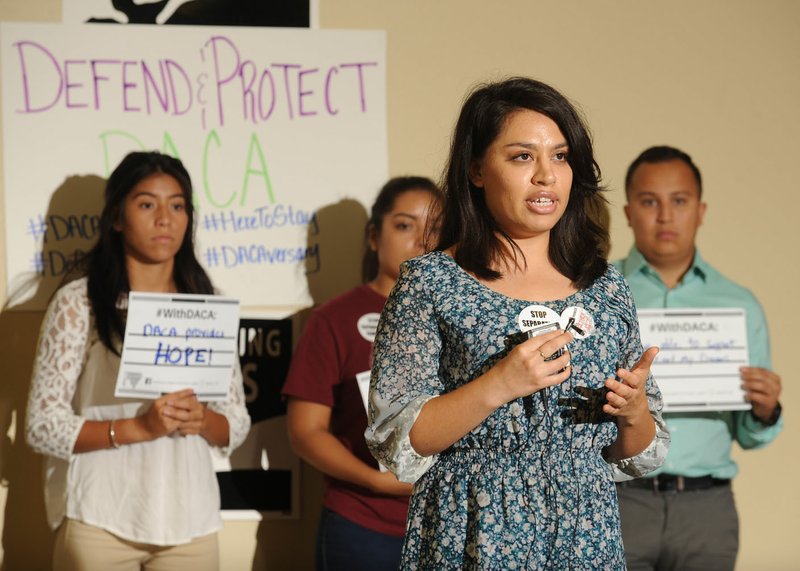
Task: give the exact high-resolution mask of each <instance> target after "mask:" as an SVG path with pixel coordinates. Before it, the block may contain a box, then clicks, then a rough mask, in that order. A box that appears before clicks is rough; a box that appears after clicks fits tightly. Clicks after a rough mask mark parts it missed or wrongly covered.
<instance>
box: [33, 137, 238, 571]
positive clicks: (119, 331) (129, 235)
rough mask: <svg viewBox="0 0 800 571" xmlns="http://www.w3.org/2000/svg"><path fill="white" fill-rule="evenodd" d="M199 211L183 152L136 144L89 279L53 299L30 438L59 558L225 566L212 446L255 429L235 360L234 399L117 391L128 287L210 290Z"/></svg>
mask: <svg viewBox="0 0 800 571" xmlns="http://www.w3.org/2000/svg"><path fill="white" fill-rule="evenodd" d="M193 221H194V211H193V206H192V185H191V181H190V178H189V174H188V173H187V172H186V169H185V168H184V167H183V165H182V164H181V162H180V161H178V160H177V159H174V158H172V157H168V156H166V155H162V154H160V153H157V152H146V153H145V152H136V153H131V154H129V155H128V156H126V157H125V158H124V159H123V161H122V162H121V163H120V164H119V166H118V167H117V168H116V169H115V170H114V172H112V173H111V176H110V177H109V179H108V183H107V185H106V189H105V205H104V208H103V212H102V214H101V218H100V239H99V241H98V243H97V244H96V245H95V247H94V248H93V249H92V250H91V251H90V252H89V253H88V254H87V256H86V257H85V259H84V260H83V262H82V265H81V266H79V267H80V269H81V270H82V274H83V275H82V277H80V278H79V279H75V280H74V281H71V282H68V283H66V284H65V285H64V286H62V287H61V288H60V289H59V290H58V291H57V292H56V293H55V295H54V297H53V300H52V301H51V303H50V306H49V307H48V310H47V313H46V315H45V319H44V322H43V324H42V330H41V335H40V338H39V345H38V351H37V354H36V363H35V367H34V373H33V381H32V386H31V392H30V396H29V402H28V418H27V429H26V437H27V441H28V443H29V444H30V445H31V446H32V447H33V448H34V449H35V450H36V451H37V452H40V453H42V454H46V455H47V456H48V459H47V462H48V466H47V478H46V483H45V499H46V507H47V514H48V519H49V522H50V524H51V526H52V527H53V528H54V529H57V530H58V531H57V535H56V544H55V551H54V558H53V559H54V568H55V569H56V570H90V569H104V570H109V569H111V570H114V569H120V570H121V569H125V570H129V569H149V568H154V567H155V566H158V569H186V568H190V567H191V568H193V569H207V570H214V569H218V567H219V556H218V548H217V537H216V532H217V531H218V530H219V529H220V528H221V527H222V521H221V519H220V514H219V507H220V499H219V488H218V485H217V481H216V476H215V473H214V469H213V467H212V464H211V455H210V454H209V451H210V449H212V448H213V449H216V450H218V451H219V452H221V453H222V454H229V453H230V452H231V451H232V450H233V449H234V448H236V447H237V446H238V445H239V444H241V443H242V441H243V440H244V438H245V436H246V435H247V432H248V430H249V427H250V418H249V416H248V413H247V410H246V408H245V404H244V392H243V387H242V378H241V372H240V371H239V367H238V365H236V366H235V367H233V369H232V370H231V378H232V380H231V384H230V389H229V392H228V396H227V399H226V400H223V401H220V402H214V403H211V404H209V405H205V404H203V403H201V402H198V400H197V398H196V397H195V395H194V393H193V391H192V389H186V390H181V391H177V392H174V393H171V394H167V395H164V396H162V397H161V398H158V399H156V400H154V401H145V400H141V399H130V398H116V397H115V396H114V388H115V383H116V379H117V372H118V370H119V366H120V350H121V346H122V339H123V338H124V333H125V320H126V307H127V299H128V293H129V292H130V291H142V292H157V293H177V292H179V293H199V294H213V293H214V290H213V287H212V285H211V281H210V280H209V278H208V276H207V275H206V273H205V271H204V270H203V269H202V267H201V266H200V264H199V263H198V261H197V259H196V257H195V253H194V240H193V234H194V232H193Z"/></svg>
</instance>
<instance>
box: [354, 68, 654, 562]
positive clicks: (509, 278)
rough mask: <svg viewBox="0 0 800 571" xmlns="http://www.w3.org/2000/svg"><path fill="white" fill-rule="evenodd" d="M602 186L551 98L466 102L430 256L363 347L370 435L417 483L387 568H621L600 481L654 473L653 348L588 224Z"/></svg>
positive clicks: (546, 91) (599, 232) (589, 155)
mask: <svg viewBox="0 0 800 571" xmlns="http://www.w3.org/2000/svg"><path fill="white" fill-rule="evenodd" d="M599 180H600V173H599V168H598V167H597V164H596V163H595V161H594V157H593V151H592V144H591V139H590V136H589V133H588V130H587V128H586V127H585V125H584V123H583V121H582V119H581V118H580V116H579V115H578V113H577V112H576V111H575V109H574V108H573V106H572V105H571V104H570V103H569V101H568V100H567V99H566V98H565V97H564V96H563V95H561V94H560V93H558V92H557V91H556V90H554V89H553V88H551V87H549V86H547V85H545V84H543V83H540V82H538V81H535V80H531V79H527V78H512V79H509V80H506V81H503V82H499V83H494V84H488V85H485V86H482V87H480V88H478V89H477V90H475V91H474V92H473V93H472V94H471V95H470V96H469V98H468V99H467V100H466V102H465V103H464V106H463V108H462V111H461V115H460V117H459V120H458V123H457V125H456V130H455V134H454V136H453V142H452V149H451V153H450V159H449V164H448V167H447V172H446V179H445V194H446V199H445V200H446V203H445V207H444V211H443V217H442V228H441V234H440V236H441V238H440V242H439V246H438V248H437V251H434V252H432V253H430V254H427V255H425V256H422V257H419V258H415V259H414V260H411V261H409V262H407V263H406V264H404V266H403V268H402V270H401V274H400V277H399V280H398V282H397V285H396V286H395V288H394V290H393V291H392V294H391V295H390V297H389V299H388V302H387V304H386V307H385V309H384V312H383V314H382V317H381V322H380V324H379V327H378V332H377V336H376V340H375V352H374V365H373V369H372V381H371V387H370V427H369V428H368V430H367V441H368V443H369V445H370V448H371V450H372V452H373V454H374V455H375V456H376V457H377V458H378V459H379V460H380V461H381V462H382V463H384V464H385V465H387V466H389V467H390V469H391V470H392V471H393V472H394V473H395V474H396V475H397V476H398V478H399V479H400V480H402V481H408V482H415V485H414V493H413V496H412V499H411V504H410V507H409V521H408V530H407V534H406V541H405V545H404V548H403V556H402V562H401V568H403V569H558V570H563V569H587V570H589V569H592V570H594V569H624V567H625V563H624V557H623V549H622V540H621V538H620V528H619V513H618V509H617V498H616V492H615V488H614V479H615V478H617V479H626V478H631V477H640V476H643V475H644V474H646V473H647V472H649V471H651V470H654V469H655V468H657V467H658V466H659V465H660V464H661V463H662V462H663V459H664V456H665V454H666V450H667V446H668V443H669V435H668V433H667V431H666V428H665V425H664V423H663V420H662V418H661V412H660V411H661V395H660V393H659V391H658V387H657V386H656V384H655V382H654V381H653V379H652V377H650V375H649V370H650V365H651V363H652V361H653V359H654V357H655V354H656V352H657V349H655V348H652V349H650V350H648V351H647V352H645V353H644V354H642V347H641V342H640V338H639V330H638V325H637V318H636V311H635V309H634V306H633V302H632V299H631V295H630V292H629V290H628V286H627V284H626V283H625V281H624V279H623V278H622V277H621V276H620V274H619V273H618V272H617V271H616V270H614V268H613V267H611V266H610V265H608V263H607V261H606V259H605V257H604V252H605V250H606V248H605V245H606V241H607V234H606V232H605V230H604V229H603V228H601V227H600V226H599V225H598V224H597V223H596V222H594V221H593V220H592V218H591V216H590V215H589V214H588V213H589V212H593V211H595V209H596V207H597V205H598V204H599V203H601V202H602V200H603V199H602V198H601V196H600V194H599V192H600V185H599ZM570 316H572V319H571V320H569V319H568V318H569V317H570ZM542 324H544V326H545V330H547V329H554V330H550V331H547V332H544V333H542V334H540V335H533V333H534V332H535V330H536V328H537V327H539V326H541V325H542ZM554 324H557V325H554ZM578 325H580V326H578ZM529 329H533V331H531V333H529V334H523V336H522V340H520V336H519V335H514V334H518V333H519V332H520V331H521V330H522V331H526V330H529ZM528 335H530V337H528Z"/></svg>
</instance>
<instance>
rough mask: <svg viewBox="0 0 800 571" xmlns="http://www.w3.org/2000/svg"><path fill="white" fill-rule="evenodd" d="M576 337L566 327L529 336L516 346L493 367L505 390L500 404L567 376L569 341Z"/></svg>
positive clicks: (564, 378) (559, 382)
mask: <svg viewBox="0 0 800 571" xmlns="http://www.w3.org/2000/svg"><path fill="white" fill-rule="evenodd" d="M572 339H573V338H572V335H571V334H570V333H568V332H566V331H562V330H558V331H550V332H549V333H544V334H542V335H537V336H536V337H532V338H530V339H527V340H526V341H524V342H523V343H520V344H519V345H517V346H516V347H514V348H513V349H512V350H511V352H510V353H509V354H508V355H507V356H506V357H504V358H503V359H501V360H500V361H499V362H498V363H497V364H496V365H495V366H494V367H492V368H491V369H490V370H489V374H491V375H493V376H496V377H499V378H498V379H497V380H498V381H499V383H497V386H498V387H499V388H500V391H501V395H500V399H501V400H502V402H501V403H500V404H501V405H502V404H505V403H507V402H510V401H512V400H514V399H517V398H520V397H524V396H528V395H530V394H532V393H535V392H537V391H540V390H541V389H543V388H546V387H551V386H554V385H558V384H561V383H563V382H564V381H565V380H567V379H568V378H569V376H570V374H571V373H572V368H571V366H570V353H569V351H568V350H567V349H566V345H567V343H569V342H570V341H572ZM559 349H564V353H563V355H561V356H560V357H558V358H556V359H553V360H552V361H546V359H547V358H549V357H550V356H551V355H553V354H554V353H556V352H557V351H558V350H559Z"/></svg>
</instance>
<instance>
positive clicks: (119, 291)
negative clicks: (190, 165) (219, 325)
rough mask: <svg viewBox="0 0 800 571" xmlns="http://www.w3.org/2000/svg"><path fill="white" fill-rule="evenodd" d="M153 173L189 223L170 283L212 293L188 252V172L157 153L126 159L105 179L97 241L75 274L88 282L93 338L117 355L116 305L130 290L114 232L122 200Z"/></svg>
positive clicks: (121, 324) (120, 329) (120, 323)
mask: <svg viewBox="0 0 800 571" xmlns="http://www.w3.org/2000/svg"><path fill="white" fill-rule="evenodd" d="M155 174H165V175H168V176H171V177H172V178H174V179H175V181H176V182H177V183H178V185H180V187H181V190H183V197H184V199H185V201H186V205H185V208H186V213H187V215H188V217H189V222H188V225H187V227H186V234H184V236H183V241H182V242H181V246H180V249H179V250H178V252H177V253H176V254H175V266H174V269H173V279H174V280H175V284H176V286H177V288H178V291H180V292H181V293H202V294H211V293H214V288H213V286H212V285H211V280H210V279H209V277H208V274H206V272H205V270H204V269H203V268H202V266H201V265H200V262H198V260H197V258H196V256H195V252H194V206H193V204H192V182H191V179H190V178H189V173H188V172H187V171H186V168H185V167H184V166H183V163H181V161H179V160H178V159H175V158H173V157H170V156H168V155H164V154H161V153H158V152H133V153H130V154H129V155H127V156H126V157H125V158H124V159H122V162H121V163H120V164H119V165H118V166H117V168H115V169H114V172H112V173H111V176H110V177H109V178H108V182H107V183H106V188H105V204H104V206H103V212H102V214H101V215H100V238H99V240H98V242H97V244H95V246H94V247H93V248H92V249H91V250H90V251H89V252H88V253H87V254H86V256H85V257H84V258H83V260H82V261H81V263H80V267H79V269H80V270H82V273H83V274H84V275H86V276H87V278H88V295H89V303H90V305H91V308H92V311H93V313H94V319H95V326H96V328H97V333H98V336H99V338H100V340H101V341H102V342H103V344H104V345H105V346H106V347H108V349H109V350H111V351H112V352H114V353H117V354H118V353H119V351H118V349H117V344H118V343H119V342H121V341H122V339H123V337H124V334H125V314H124V313H123V312H122V311H120V310H119V308H118V306H117V304H118V302H119V299H120V296H122V295H127V293H128V292H129V291H130V283H129V281H128V271H127V268H126V266H125V253H124V250H123V240H122V234H121V233H120V232H119V231H118V230H115V229H114V225H115V223H117V222H119V221H120V219H121V217H122V213H123V208H124V203H125V197H126V196H128V193H130V192H131V190H133V188H134V187H135V186H136V185H137V184H139V183H140V182H141V181H142V180H144V179H146V178H147V177H149V176H152V175H155Z"/></svg>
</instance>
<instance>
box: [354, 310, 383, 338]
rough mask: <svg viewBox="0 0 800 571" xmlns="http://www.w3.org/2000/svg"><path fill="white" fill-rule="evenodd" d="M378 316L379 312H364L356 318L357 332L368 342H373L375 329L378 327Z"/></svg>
mask: <svg viewBox="0 0 800 571" xmlns="http://www.w3.org/2000/svg"><path fill="white" fill-rule="evenodd" d="M380 318H381V314H380V313H365V314H364V315H362V316H361V317H359V318H358V323H356V327H357V328H358V332H359V334H360V335H361V336H362V337H363V338H364V339H366V340H367V341H369V342H370V343H374V342H375V331H376V330H377V329H378V320H379V319H380Z"/></svg>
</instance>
